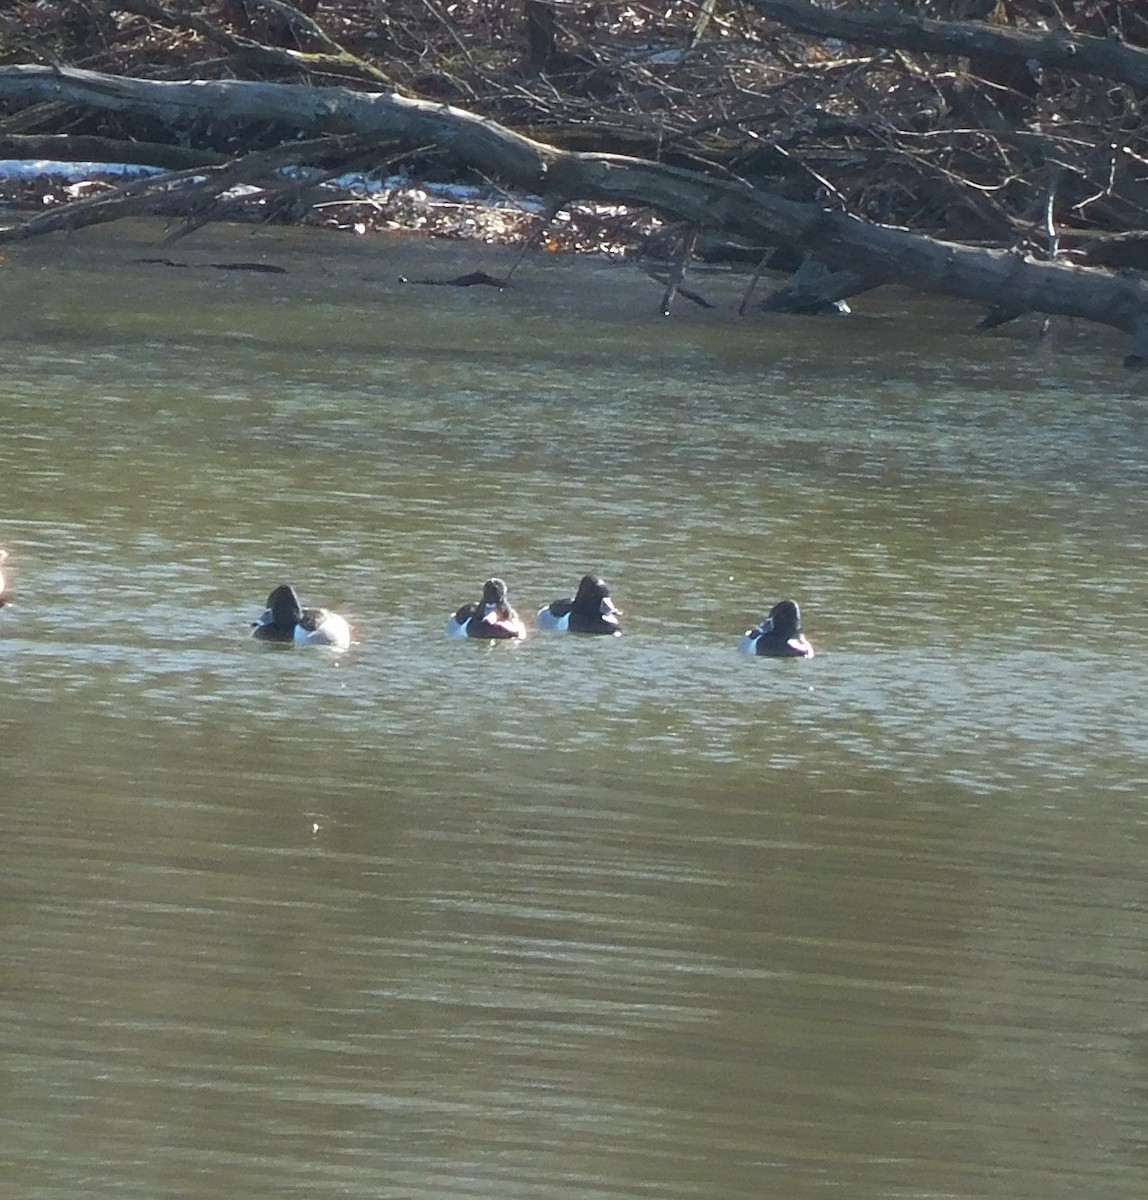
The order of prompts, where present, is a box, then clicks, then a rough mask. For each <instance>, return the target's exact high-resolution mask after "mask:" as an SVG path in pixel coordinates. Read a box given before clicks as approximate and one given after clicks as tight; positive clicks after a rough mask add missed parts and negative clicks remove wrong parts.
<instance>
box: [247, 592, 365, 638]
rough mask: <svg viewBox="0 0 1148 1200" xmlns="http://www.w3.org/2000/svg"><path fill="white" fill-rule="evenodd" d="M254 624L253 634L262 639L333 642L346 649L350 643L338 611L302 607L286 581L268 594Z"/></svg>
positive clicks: (349, 629)
mask: <svg viewBox="0 0 1148 1200" xmlns="http://www.w3.org/2000/svg"><path fill="white" fill-rule="evenodd" d="M253 624H254V626H255V630H254V634H253V636H254V637H257V638H259V639H260V640H262V641H265V642H294V643H295V644H296V645H311V646H334V647H335V649H336V650H346V648H347V647H348V646H349V645H350V644H351V627H350V626H349V625H348V624H347V622H346V621H345V620H344V619H343V618H342V617H341V616H339V614H338V613H333V612H328V611H327V610H326V609H325V608H304V607H303V606H302V605H301V604H300V603H299V597H298V595H297V594H296V592H295V589H294V588H293V587H292V586H291V585H290V584H289V583H281V584H280V585H279V586H278V587H277V588H276V589H275V590H274V591H273V592H272V593H271V595H270V596H268V597H267V608H266V610H265V611H264V613H263V615H262V616H261V617H260V618H259V620H258V621H255V622H253Z"/></svg>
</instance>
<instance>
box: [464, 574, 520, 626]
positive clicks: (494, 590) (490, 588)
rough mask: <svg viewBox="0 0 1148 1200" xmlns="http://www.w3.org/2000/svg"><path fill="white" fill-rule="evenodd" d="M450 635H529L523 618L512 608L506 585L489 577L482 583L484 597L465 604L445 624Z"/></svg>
mask: <svg viewBox="0 0 1148 1200" xmlns="http://www.w3.org/2000/svg"><path fill="white" fill-rule="evenodd" d="M446 631H447V634H448V635H449V636H450V637H470V638H521V637H525V636H526V626H525V625H523V624H522V618H521V617H520V616H519V615H518V614H517V613H516V612H515V611H514V609H513V608H511V607H510V602H509V601H508V600H507V598H506V584H505V583H503V582H502V580H501V579H488V580H487V581H486V582H485V583H484V584H483V585H482V599H481V600H479V601H478V603H477V604H464V605H463V606H462V608H460V609H459V610H458V612H456V613H455V614H454V616H453V617H451V619H450V620H449V621H447V623H446Z"/></svg>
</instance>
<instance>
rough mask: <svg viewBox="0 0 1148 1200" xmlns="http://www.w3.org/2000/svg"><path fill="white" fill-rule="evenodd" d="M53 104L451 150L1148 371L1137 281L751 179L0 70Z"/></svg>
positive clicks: (252, 97) (443, 129)
mask: <svg viewBox="0 0 1148 1200" xmlns="http://www.w3.org/2000/svg"><path fill="white" fill-rule="evenodd" d="M46 100H60V101H67V102H68V103H70V104H84V105H91V106H95V107H98V108H103V109H112V110H118V111H129V110H130V111H134V112H136V113H140V114H143V115H146V116H148V117H149V118H150V119H152V120H162V121H166V122H167V123H169V124H183V123H186V122H188V121H190V120H192V119H194V118H200V117H204V116H208V115H210V116H211V118H212V119H213V120H214V121H253V120H256V121H258V120H266V121H274V122H277V123H280V124H283V123H288V124H292V125H294V126H295V127H296V128H297V129H298V130H299V131H300V132H302V133H307V134H310V135H312V136H322V135H329V134H354V135H357V136H358V137H360V138H365V139H374V140H377V141H379V142H384V141H385V142H386V143H387V144H388V145H390V144H393V143H394V142H395V141H396V140H398V141H402V142H406V143H409V144H414V145H426V144H428V143H430V144H434V145H438V146H440V147H443V148H445V149H447V150H449V151H450V152H451V153H452V154H453V155H454V156H455V158H456V159H457V160H458V161H459V162H460V163H463V164H466V165H469V166H471V167H474V168H477V169H479V170H481V171H484V172H486V173H488V174H491V175H495V176H497V177H499V178H501V179H502V180H504V181H505V182H506V183H508V184H510V185H511V186H513V187H516V188H519V189H522V190H524V191H528V192H533V193H536V194H541V195H543V196H546V197H547V198H549V199H550V200H552V201H564V202H569V201H573V200H576V199H579V200H595V201H605V202H610V203H629V204H641V205H649V206H652V207H654V208H656V209H658V210H660V211H661V212H663V213H665V214H668V215H671V216H673V217H676V218H679V219H681V220H684V221H685V222H687V223H688V224H690V225H691V226H693V227H696V228H697V229H698V230H702V231H719V232H722V233H729V234H736V235H738V236H739V237H742V238H744V239H746V240H748V241H749V242H751V243H753V244H757V245H763V246H768V245H772V246H784V247H789V248H793V249H795V250H796V251H798V252H799V253H800V254H801V255H803V256H804V257H806V258H809V259H812V260H815V261H817V262H819V263H821V264H823V265H824V266H826V267H828V268H830V270H831V271H833V272H850V273H852V274H853V275H855V276H856V278H857V280H858V289H857V290H863V289H867V288H870V287H873V286H875V285H876V284H877V283H879V282H888V283H900V284H903V285H904V286H906V287H909V288H913V289H916V290H918V291H925V292H933V293H936V294H939V295H944V296H953V297H959V298H961V299H964V300H969V301H972V302H974V303H978V304H981V305H983V306H985V307H986V308H992V309H994V310H996V311H997V312H1007V313H1010V314H1014V313H1015V314H1018V315H1019V314H1020V313H1024V312H1040V313H1050V314H1061V315H1068V316H1075V317H1080V318H1082V319H1085V320H1089V321H1095V322H1099V323H1101V324H1105V325H1110V326H1113V327H1115V328H1117V329H1120V330H1122V331H1124V332H1125V333H1128V334H1130V335H1131V337H1132V345H1131V347H1130V350H1129V353H1128V357H1127V359H1126V362H1127V363H1128V365H1130V366H1142V365H1145V363H1148V286H1146V285H1145V283H1144V282H1143V281H1142V280H1141V279H1140V278H1139V277H1137V276H1134V275H1132V274H1131V273H1116V274H1113V273H1111V272H1107V271H1101V270H1096V269H1094V268H1086V267H1076V266H1071V265H1067V264H1063V263H1060V262H1040V261H1035V260H1033V259H1031V258H1029V257H1027V256H1023V255H1020V254H1016V253H1011V252H1008V251H1000V250H986V249H981V248H977V247H968V246H961V245H957V244H955V243H951V242H942V241H938V240H935V239H933V238H929V237H924V236H921V235H918V234H911V233H907V232H905V231H903V230H900V229H892V228H889V227H886V226H880V225H875V224H872V223H870V222H866V221H862V220H859V219H856V218H854V217H850V216H848V215H846V214H843V213H839V212H832V211H829V210H826V209H823V208H820V207H818V206H816V205H813V204H802V203H798V202H795V201H791V200H786V199H783V198H781V197H779V196H776V195H774V194H772V193H770V192H768V191H765V190H763V189H760V188H755V187H753V186H751V185H750V184H748V183H745V182H742V181H740V180H730V179H724V178H715V177H712V176H709V175H705V174H702V173H700V172H695V171H687V170H684V169H681V168H674V167H669V166H665V165H663V164H659V163H654V162H650V161H647V160H645V159H639V158H628V157H624V156H621V155H608V154H580V153H575V152H572V151H563V150H557V149H555V148H554V147H552V146H548V145H546V144H544V143H542V142H538V141H534V140H533V139H531V138H527V137H524V136H522V135H521V134H518V133H514V132H513V131H511V130H509V129H506V128H504V127H503V126H500V125H497V124H495V123H494V122H493V121H488V120H485V119H483V118H482V117H479V116H476V115H474V114H473V113H469V112H466V111H464V110H462V109H458V108H453V107H451V106H449V105H445V104H434V103H429V102H426V101H420V100H412V99H409V98H407V97H404V96H398V95H395V94H393V93H367V92H358V91H352V90H350V89H346V88H308V87H301V86H295V85H290V84H272V83H252V82H245V81H238V80H227V81H205V80H202V81H201V80H195V81H185V82H166V81H157V80H145V79H125V78H120V77H118V76H112V75H101V74H97V73H95V72H92V71H79V70H57V69H53V68H50V67H38V66H18V67H5V68H0V101H5V102H8V103H38V102H43V101H46ZM21 236H24V234H22V232H21V227H20V226H19V225H17V226H10V227H9V228H8V229H6V230H0V241H14V240H17V239H19V238H20V237H21Z"/></svg>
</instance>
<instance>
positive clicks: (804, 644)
mask: <svg viewBox="0 0 1148 1200" xmlns="http://www.w3.org/2000/svg"><path fill="white" fill-rule="evenodd" d="M741 650H742V652H743V653H745V654H757V655H761V656H763V657H767V658H812V657H813V647H812V646H811V645H810V644H809V641H808V639H807V638H806V636H805V633H804V631H803V630H802V628H801V609H800V608H798V607H797V601H796V600H779V601H778V602H777V603H776V604H775V605H774V606H773V607H772V608H771V609H770V610H769V615H768V616H767V617H766V618H765V620H764V621H762V623H761V624H760V625H758V626H756V627H755V628H754V629H749V630H747V631H746V633H745V636H744V637H743V638H742V639H741Z"/></svg>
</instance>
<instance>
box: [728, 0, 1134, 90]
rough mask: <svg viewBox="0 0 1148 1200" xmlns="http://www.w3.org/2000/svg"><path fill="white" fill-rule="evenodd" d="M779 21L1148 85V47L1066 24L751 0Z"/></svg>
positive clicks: (844, 36) (827, 33)
mask: <svg viewBox="0 0 1148 1200" xmlns="http://www.w3.org/2000/svg"><path fill="white" fill-rule="evenodd" d="M749 3H750V4H751V5H752V6H753V7H754V8H756V9H757V10H758V12H761V13H764V14H765V15H766V16H767V17H772V18H773V19H774V20H775V21H778V22H780V23H781V24H783V25H786V26H788V27H789V28H790V29H796V30H798V31H799V32H801V33H812V34H816V35H817V36H819V37H823V38H837V39H839V40H841V41H845V42H859V43H861V44H862V45H869V46H888V47H891V48H893V49H897V50H916V51H919V52H922V53H926V54H945V55H956V56H961V57H966V58H973V59H977V58H980V59H998V60H1006V61H1010V62H1018V63H1023V64H1025V65H1026V66H1027V67H1028V69H1029V70H1032V71H1039V70H1042V69H1047V70H1062V71H1071V72H1073V74H1076V75H1096V76H1099V77H1100V78H1102V79H1111V80H1112V81H1113V82H1114V83H1127V84H1130V85H1131V86H1132V87H1136V88H1141V89H1148V51H1145V50H1139V49H1137V48H1136V47H1135V46H1126V45H1125V44H1124V43H1123V42H1122V41H1120V39H1119V38H1116V37H1107V38H1101V37H1088V36H1085V35H1082V34H1074V33H1069V32H1068V31H1067V30H1065V29H1057V30H1052V31H1050V32H1048V33H1026V32H1024V31H1022V30H1017V29H1004V28H1002V27H1000V26H999V25H987V24H985V23H984V22H983V21H932V20H929V19H928V18H927V17H914V16H910V15H908V14H905V13H900V12H898V11H897V10H896V9H895V8H893V7H892V6H890V5H882V6H881V8H880V9H879V10H877V11H876V12H853V11H848V10H844V9H829V8H821V7H819V6H818V5H816V4H810V3H808V0H749Z"/></svg>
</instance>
